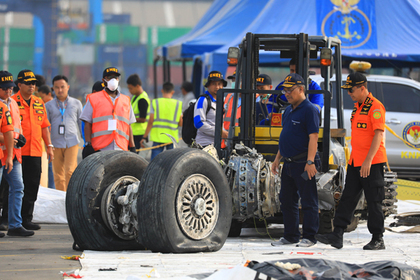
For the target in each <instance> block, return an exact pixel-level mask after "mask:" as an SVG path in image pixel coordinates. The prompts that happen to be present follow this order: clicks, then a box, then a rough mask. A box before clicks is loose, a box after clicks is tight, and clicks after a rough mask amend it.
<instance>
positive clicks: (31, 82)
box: [24, 81, 36, 86]
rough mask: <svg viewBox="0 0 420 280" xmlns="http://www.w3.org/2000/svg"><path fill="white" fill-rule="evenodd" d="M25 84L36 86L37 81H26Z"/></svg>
mask: <svg viewBox="0 0 420 280" xmlns="http://www.w3.org/2000/svg"><path fill="white" fill-rule="evenodd" d="M24 84H25V85H27V86H34V85H36V82H35V81H30V82H24Z"/></svg>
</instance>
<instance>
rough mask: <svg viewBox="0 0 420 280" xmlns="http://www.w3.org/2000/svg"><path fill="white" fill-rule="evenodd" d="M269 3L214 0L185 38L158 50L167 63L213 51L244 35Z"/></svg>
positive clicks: (266, 0)
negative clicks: (252, 21) (239, 35)
mask: <svg viewBox="0 0 420 280" xmlns="http://www.w3.org/2000/svg"><path fill="white" fill-rule="evenodd" d="M268 2H270V1H269V0H258V1H255V0H253V1H244V0H215V1H214V2H213V4H212V5H211V6H210V8H209V10H208V11H207V13H206V14H205V15H204V16H203V17H202V18H201V20H200V21H199V22H198V23H197V25H196V26H195V27H194V28H193V29H192V30H191V31H190V32H189V33H187V34H185V35H184V36H182V37H180V38H178V39H176V40H174V41H172V42H170V43H168V44H166V45H164V46H163V47H162V48H161V49H160V50H159V52H160V55H163V56H164V57H166V58H167V59H169V60H179V59H182V58H192V57H193V56H194V55H197V54H203V53H205V52H211V51H213V50H216V49H218V48H220V47H222V46H224V45H225V44H228V43H230V42H231V41H232V38H235V37H236V36H237V35H238V34H244V33H245V30H246V29H247V27H248V25H249V23H250V22H251V20H249V19H252V18H254V17H255V15H256V14H259V12H260V11H261V10H262V9H263V8H264V7H265V6H266V5H267V3H268Z"/></svg>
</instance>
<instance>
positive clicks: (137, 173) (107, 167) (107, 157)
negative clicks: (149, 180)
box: [66, 151, 148, 251]
mask: <svg viewBox="0 0 420 280" xmlns="http://www.w3.org/2000/svg"><path fill="white" fill-rule="evenodd" d="M147 164H148V162H147V161H146V160H145V159H143V158H142V157H140V156H139V155H137V154H134V153H131V152H123V151H104V152H99V153H95V154H92V155H90V156H89V157H87V158H86V159H84V160H83V161H82V162H81V163H80V164H79V165H78V166H77V168H76V170H75V171H74V173H73V175H72V177H71V179H70V182H69V185H68V189H67V194H66V213H67V220H68V223H69V228H70V231H71V234H72V236H73V238H74V242H75V244H77V245H78V247H79V248H80V249H81V250H98V251H113V250H135V249H143V248H144V247H143V246H142V245H140V244H139V243H137V240H136V238H133V239H132V240H123V239H121V238H119V237H118V236H117V235H116V234H115V233H114V232H112V231H111V230H110V229H109V228H108V227H107V223H106V222H105V221H104V219H103V218H102V214H101V202H102V197H103V194H104V192H105V191H106V189H107V188H108V187H109V186H110V185H111V184H112V183H113V182H115V181H116V180H117V179H118V178H120V177H122V176H133V177H135V178H137V179H138V180H140V179H141V177H142V175H143V172H144V170H145V169H146V167H147Z"/></svg>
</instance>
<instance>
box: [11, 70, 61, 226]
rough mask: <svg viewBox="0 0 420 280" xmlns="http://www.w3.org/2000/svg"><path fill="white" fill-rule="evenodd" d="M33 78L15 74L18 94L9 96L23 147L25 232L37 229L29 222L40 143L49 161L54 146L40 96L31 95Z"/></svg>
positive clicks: (36, 186) (25, 72)
mask: <svg viewBox="0 0 420 280" xmlns="http://www.w3.org/2000/svg"><path fill="white" fill-rule="evenodd" d="M36 81H37V80H36V78H35V75H34V73H33V72H32V71H31V70H22V71H20V72H19V74H18V79H17V84H18V87H19V92H18V93H16V94H15V95H13V96H12V98H13V99H14V100H15V101H16V103H17V105H18V107H19V114H20V120H21V124H22V130H23V136H25V138H26V144H25V146H23V147H22V173H23V184H24V186H25V187H24V196H23V203H22V226H23V227H24V228H25V229H28V230H38V229H40V228H41V227H40V226H39V225H37V224H34V223H32V218H33V212H34V206H35V201H36V199H37V197H38V189H39V182H40V180H41V156H42V141H41V140H44V143H45V145H46V146H47V156H48V159H49V161H50V162H51V161H52V159H53V158H54V151H53V149H54V146H53V145H52V144H51V139H50V131H49V129H48V127H49V126H50V122H49V121H48V118H47V110H46V109H45V105H44V102H43V101H42V99H41V98H40V97H37V96H35V95H33V93H34V92H35V84H36Z"/></svg>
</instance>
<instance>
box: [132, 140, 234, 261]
mask: <svg viewBox="0 0 420 280" xmlns="http://www.w3.org/2000/svg"><path fill="white" fill-rule="evenodd" d="M204 206H205V207H204ZM145 209H147V211H145ZM137 211H138V220H139V234H138V241H139V243H141V244H143V245H144V246H145V247H146V248H147V249H150V250H152V251H155V252H172V253H191V252H211V251H217V250H220V248H222V246H223V244H224V243H225V241H226V238H227V236H228V232H229V228H230V224H231V220H232V196H231V193H230V189H229V187H228V182H227V179H226V176H225V175H224V173H223V169H222V167H221V166H220V165H219V163H218V162H217V161H216V160H215V159H214V158H212V157H211V156H210V155H209V154H208V153H206V152H204V151H202V150H198V149H190V148H186V149H173V150H169V151H166V152H163V153H161V154H159V155H158V156H157V157H156V158H154V159H153V161H152V162H151V163H150V164H149V166H148V167H147V169H146V171H145V174H144V176H143V178H142V179H141V183H140V191H139V198H138V200H137ZM206 226H207V227H206Z"/></svg>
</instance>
